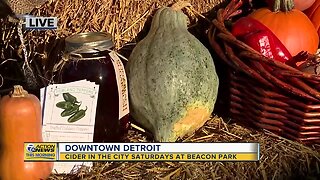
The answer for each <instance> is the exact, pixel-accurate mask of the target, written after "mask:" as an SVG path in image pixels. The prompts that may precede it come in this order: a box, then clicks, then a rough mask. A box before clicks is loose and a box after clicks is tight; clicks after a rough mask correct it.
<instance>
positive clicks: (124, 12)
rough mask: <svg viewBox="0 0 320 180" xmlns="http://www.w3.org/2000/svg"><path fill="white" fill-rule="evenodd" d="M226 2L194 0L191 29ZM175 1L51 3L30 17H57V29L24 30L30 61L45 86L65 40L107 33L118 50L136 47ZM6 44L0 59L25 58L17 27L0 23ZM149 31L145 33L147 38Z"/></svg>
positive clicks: (52, 0)
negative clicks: (154, 19) (157, 15)
mask: <svg viewBox="0 0 320 180" xmlns="http://www.w3.org/2000/svg"><path fill="white" fill-rule="evenodd" d="M224 1H225V0H201V1H199V0H191V4H192V6H193V8H192V9H193V11H191V10H189V11H187V12H186V14H187V15H189V17H190V26H192V25H195V24H196V23H197V22H198V20H199V17H200V16H199V14H197V13H196V12H198V13H206V12H208V11H209V10H212V9H213V8H214V7H216V6H217V5H219V4H221V3H222V2H224ZM174 2H176V1H174V0H119V1H111V0H88V1H85V0H49V1H47V2H46V3H45V4H43V5H42V6H41V7H39V8H35V9H34V10H33V11H32V12H31V14H33V15H36V16H54V17H58V21H59V22H58V30H55V31H24V37H25V43H26V47H27V50H28V52H29V53H28V58H29V60H30V61H32V62H33V66H34V69H36V71H37V74H39V76H40V77H41V78H40V79H39V81H40V83H41V84H42V86H44V85H46V84H47V83H49V81H50V80H51V79H52V77H53V72H52V69H53V66H54V65H55V64H56V63H57V62H58V61H59V60H60V59H61V57H62V53H63V52H62V50H63V48H64V38H65V37H67V36H70V35H73V34H76V33H80V32H88V31H106V32H109V33H111V34H112V35H113V37H114V39H113V40H114V42H115V49H116V50H119V49H121V48H122V47H124V46H125V45H126V44H128V43H130V42H131V44H133V45H134V44H135V42H136V41H138V40H137V39H136V37H137V36H138V34H139V33H140V34H141V32H143V31H142V30H143V28H144V27H145V23H146V22H147V20H148V18H149V19H150V18H151V17H152V15H153V14H154V13H155V11H156V10H157V9H158V8H160V7H162V6H167V5H171V4H173V3H174ZM0 23H2V24H4V25H3V26H1V27H0V32H1V38H2V40H3V44H2V43H0V50H1V54H0V57H1V59H8V58H16V59H22V57H23V56H22V51H21V47H20V43H19V40H18V37H17V28H16V27H17V24H14V23H10V22H8V21H3V20H0ZM145 34H146V32H143V33H142V36H144V35H145Z"/></svg>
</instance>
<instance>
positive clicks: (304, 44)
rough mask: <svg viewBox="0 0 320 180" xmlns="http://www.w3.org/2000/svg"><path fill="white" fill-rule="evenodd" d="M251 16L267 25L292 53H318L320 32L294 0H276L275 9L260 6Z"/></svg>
mask: <svg viewBox="0 0 320 180" xmlns="http://www.w3.org/2000/svg"><path fill="white" fill-rule="evenodd" d="M249 16H251V17H252V18H255V19H257V20H258V21H260V22H261V23H263V24H264V25H266V26H267V27H268V28H269V29H270V30H271V31H272V32H273V33H274V34H275V35H276V36H277V37H278V38H279V39H280V41H281V42H282V43H283V44H284V45H285V46H286V48H287V49H288V50H289V52H290V53H291V54H292V55H296V54H298V53H299V52H300V51H308V52H309V53H311V54H314V53H316V50H317V49H318V44H319V36H318V33H317V31H316V29H315V27H314V25H313V24H312V22H311V20H310V19H309V18H308V17H307V16H306V15H305V14H304V13H303V12H302V11H300V10H298V9H295V8H294V3H293V0H275V1H274V7H273V9H272V10H271V9H269V8H260V9H257V10H256V11H254V12H252V13H251V14H250V15H249Z"/></svg>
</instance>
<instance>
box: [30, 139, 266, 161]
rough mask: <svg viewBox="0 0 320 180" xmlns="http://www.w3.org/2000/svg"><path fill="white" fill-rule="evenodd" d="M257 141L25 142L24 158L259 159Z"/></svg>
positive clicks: (109, 159) (102, 159)
mask: <svg viewBox="0 0 320 180" xmlns="http://www.w3.org/2000/svg"><path fill="white" fill-rule="evenodd" d="M259 154H260V146H259V143H51V142H50V143H47V142H44V143H25V161H60V162H79V161H80V162H86V161H259V159H260V155H259Z"/></svg>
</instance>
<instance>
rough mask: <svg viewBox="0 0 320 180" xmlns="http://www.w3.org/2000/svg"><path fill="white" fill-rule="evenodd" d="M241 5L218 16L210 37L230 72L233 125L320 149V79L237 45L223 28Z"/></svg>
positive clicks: (236, 41)
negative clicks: (319, 146)
mask: <svg viewBox="0 0 320 180" xmlns="http://www.w3.org/2000/svg"><path fill="white" fill-rule="evenodd" d="M236 3H237V1H234V0H233V1H231V3H230V4H229V5H228V6H227V7H226V8H225V9H220V10H218V14H217V18H216V19H214V20H213V21H212V25H211V27H210V29H209V31H208V38H209V41H210V44H211V46H212V48H213V49H214V50H215V52H216V53H217V54H218V56H220V59H221V60H223V61H224V62H225V63H227V65H228V67H229V68H230V101H231V102H230V116H231V119H233V120H235V121H237V122H241V123H245V124H247V125H250V126H251V125H253V126H254V127H256V128H260V129H265V130H269V131H272V132H274V133H276V134H278V135H280V136H282V137H286V138H288V139H292V140H296V141H299V142H301V143H304V144H318V143H320V88H319V84H320V76H317V75H312V74H307V73H303V72H301V71H299V70H297V69H295V68H293V67H290V66H288V65H286V64H283V63H280V62H275V61H273V60H271V59H268V58H266V57H264V56H262V55H261V54H260V53H258V52H257V51H255V50H253V49H252V48H250V47H249V46H247V45H246V44H244V43H243V42H241V41H239V40H237V39H236V38H235V37H234V36H233V35H232V34H231V33H230V32H229V31H228V29H227V28H226V27H225V24H224V22H225V20H226V17H228V16H229V15H230V14H231V13H233V12H235V11H236V9H237V8H238V7H239V5H237V4H236ZM267 65H268V66H270V67H272V68H270V69H269V68H265V67H266V66H267ZM271 69H272V70H271Z"/></svg>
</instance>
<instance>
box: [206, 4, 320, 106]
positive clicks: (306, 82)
mask: <svg viewBox="0 0 320 180" xmlns="http://www.w3.org/2000/svg"><path fill="white" fill-rule="evenodd" d="M241 5H242V1H241V0H240V1H238V0H232V1H231V2H230V3H229V5H228V6H227V7H226V8H225V9H219V10H218V12H217V18H216V19H214V20H213V21H212V23H211V26H210V27H209V30H208V39H209V42H210V45H211V46H212V48H213V49H214V50H215V52H216V53H217V55H218V56H219V57H220V58H221V59H222V60H223V61H224V62H225V63H226V64H227V65H228V66H230V67H231V68H232V69H233V70H235V71H238V72H242V73H245V74H246V75H248V76H249V77H251V78H254V79H255V80H257V81H258V82H260V83H262V85H263V86H265V87H266V88H280V89H282V90H284V91H286V92H288V93H291V94H293V95H295V96H299V97H301V98H304V99H307V100H309V101H313V102H319V101H320V93H319V91H318V89H316V88H315V87H318V86H319V83H320V82H319V81H318V80H319V79H320V76H317V75H311V74H308V73H304V72H301V71H299V70H298V69H295V68H293V67H291V66H288V65H287V64H284V63H281V62H278V61H274V60H273V59H270V58H267V57H265V56H263V55H262V54H261V53H259V52H258V51H256V50H254V49H252V48H251V47H250V46H248V45H246V44H245V43H244V42H242V41H240V40H238V39H237V38H236V37H234V36H233V35H232V34H231V33H230V32H229V31H228V29H227V28H226V27H225V24H224V21H225V20H228V19H229V18H230V17H231V16H232V15H234V14H238V13H239V10H238V8H239V7H240V6H241ZM233 48H236V49H237V50H240V53H235V52H234V49H233ZM237 52H238V51H237ZM266 65H269V66H270V67H272V70H270V69H271V68H270V69H266V68H265V66H266Z"/></svg>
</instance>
